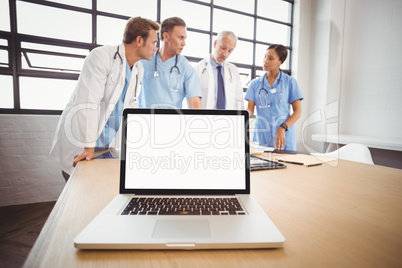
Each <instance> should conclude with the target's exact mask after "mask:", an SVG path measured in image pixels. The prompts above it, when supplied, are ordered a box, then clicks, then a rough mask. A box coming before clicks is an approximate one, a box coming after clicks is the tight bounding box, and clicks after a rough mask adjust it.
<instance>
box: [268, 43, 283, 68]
mask: <svg viewBox="0 0 402 268" xmlns="http://www.w3.org/2000/svg"><path fill="white" fill-rule="evenodd" d="M268 49H274V50H275V51H276V53H277V54H278V56H279V60H280V61H281V62H282V63H284V62H285V60H286V58H287V57H288V50H287V49H286V47H285V46H282V45H279V44H272V45H270V46H269V47H268ZM268 49H267V50H268Z"/></svg>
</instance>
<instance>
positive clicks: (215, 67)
mask: <svg viewBox="0 0 402 268" xmlns="http://www.w3.org/2000/svg"><path fill="white" fill-rule="evenodd" d="M209 60H210V62H211V66H212V71H213V72H214V84H215V97H214V100H215V101H214V109H216V100H217V99H218V66H222V69H221V72H222V77H223V83H225V65H224V64H222V65H220V64H218V63H216V62H215V61H214V60H213V59H212V57H211V56H210V58H209Z"/></svg>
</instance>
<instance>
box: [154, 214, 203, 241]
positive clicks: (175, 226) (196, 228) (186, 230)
mask: <svg viewBox="0 0 402 268" xmlns="http://www.w3.org/2000/svg"><path fill="white" fill-rule="evenodd" d="M184 217H185V216H184ZM210 236H211V231H210V228H209V221H208V220H185V219H182V220H158V222H157V223H156V226H155V230H154V233H153V235H152V237H153V238H194V237H195V238H197V237H198V238H200V237H210Z"/></svg>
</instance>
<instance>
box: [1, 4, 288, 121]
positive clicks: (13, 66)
mask: <svg viewBox="0 0 402 268" xmlns="http://www.w3.org/2000/svg"><path fill="white" fill-rule="evenodd" d="M17 1H22V2H27V3H31V4H37V5H42V6H47V7H54V8H60V9H66V10H70V11H75V12H83V13H87V14H90V15H91V16H92V20H91V21H92V27H91V29H92V30H91V31H92V36H91V40H92V42H91V43H84V42H76V41H71V40H62V39H55V38H48V37H42V36H33V35H28V34H21V33H18V31H17ZM182 1H185V2H190V3H193V4H197V5H203V6H207V7H209V8H210V18H209V19H210V22H209V26H210V27H209V30H201V29H196V28H190V27H188V28H187V31H191V32H195V33H201V34H206V35H209V41H210V42H209V53H211V52H212V50H213V41H214V39H215V38H216V35H217V34H218V33H217V32H214V31H213V17H214V16H213V15H214V11H215V10H223V11H226V12H230V13H235V14H239V15H243V16H248V17H251V18H253V20H254V29H253V30H254V32H253V38H252V39H248V38H242V37H238V40H240V41H245V42H249V43H252V46H253V53H252V55H253V59H252V64H243V63H236V62H232V63H233V64H235V65H236V66H237V67H238V68H242V69H249V70H251V79H254V78H255V77H257V76H256V73H257V71H258V70H262V68H261V67H259V66H258V65H257V64H256V62H255V61H256V59H255V57H256V46H257V44H259V45H264V46H267V47H268V46H269V45H271V43H268V42H265V41H263V40H258V39H257V20H264V21H269V22H273V23H277V24H282V25H286V26H288V27H290V31H289V32H290V34H289V35H290V36H289V46H286V48H287V49H288V50H289V55H288V59H287V60H288V61H289V64H288V66H289V69H285V70H283V71H284V72H285V73H287V74H289V75H290V74H291V66H292V56H293V53H292V42H293V19H294V18H293V17H294V14H293V13H294V0H278V1H284V2H288V3H289V4H290V6H289V9H290V10H289V12H290V22H282V21H278V20H274V19H270V18H267V17H263V16H260V15H258V12H257V10H258V0H254V12H253V13H247V12H243V11H240V10H235V9H231V8H228V7H225V6H219V5H215V4H214V0H211V1H210V3H206V2H203V1H198V0H182ZM165 3H166V2H163V1H162V0H157V10H156V11H155V12H156V18H157V19H156V21H157V22H159V23H161V8H163V6H162V5H163V4H165ZM9 11H10V32H7V31H0V38H1V39H5V40H7V47H5V46H3V45H2V46H0V48H1V49H2V50H7V51H8V61H9V62H8V67H7V66H4V65H0V75H9V76H12V80H13V93H14V108H12V109H9V108H0V114H46V115H49V114H53V115H59V114H61V113H62V110H40V109H22V108H21V105H20V84H19V78H20V77H43V78H53V79H67V80H78V77H79V74H77V73H62V72H56V71H51V70H40V69H36V70H26V69H22V56H21V55H22V54H23V53H26V52H34V53H39V54H51V55H56V56H71V57H80V58H82V57H83V56H82V55H78V54H74V53H62V52H50V51H43V50H38V49H26V48H22V47H21V44H22V42H28V43H36V44H41V45H52V46H60V47H67V48H78V49H84V50H88V53H89V52H90V51H91V50H92V49H94V48H96V47H98V46H100V44H98V43H97V16H106V17H111V18H117V19H124V20H128V19H129V18H130V17H128V16H124V15H119V14H114V13H108V12H104V11H98V10H97V0H92V8H83V7H77V6H71V5H67V4H61V3H56V2H50V1H40V2H39V1H36V0H9ZM159 42H160V41H158V47H159V45H160V43H159ZM186 58H187V59H188V60H189V61H190V62H198V61H200V60H202V58H199V57H193V56H186ZM243 90H244V92H246V90H247V88H244V89H243Z"/></svg>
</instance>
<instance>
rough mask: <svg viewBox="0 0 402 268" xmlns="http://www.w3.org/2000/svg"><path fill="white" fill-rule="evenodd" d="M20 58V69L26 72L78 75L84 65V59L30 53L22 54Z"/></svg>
mask: <svg viewBox="0 0 402 268" xmlns="http://www.w3.org/2000/svg"><path fill="white" fill-rule="evenodd" d="M22 58H23V60H22V63H23V64H22V68H23V69H28V70H32V69H47V70H53V71H54V70H58V71H62V72H76V73H79V72H80V71H81V68H82V65H83V64H84V58H75V57H67V56H56V55H45V54H38V53H31V52H28V53H23V55H22ZM28 63H29V64H28Z"/></svg>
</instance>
